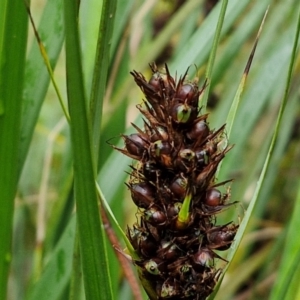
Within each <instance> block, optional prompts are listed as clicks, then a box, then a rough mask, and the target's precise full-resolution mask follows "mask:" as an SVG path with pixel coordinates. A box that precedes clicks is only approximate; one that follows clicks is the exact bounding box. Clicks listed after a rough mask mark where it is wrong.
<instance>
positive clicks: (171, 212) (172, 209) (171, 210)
mask: <svg viewBox="0 0 300 300" xmlns="http://www.w3.org/2000/svg"><path fill="white" fill-rule="evenodd" d="M181 207H182V203H181V202H175V203H174V204H169V205H168V208H167V214H168V218H169V219H173V218H174V217H177V215H178V213H179V211H180V209H181Z"/></svg>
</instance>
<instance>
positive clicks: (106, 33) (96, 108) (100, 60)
mask: <svg viewBox="0 0 300 300" xmlns="http://www.w3.org/2000/svg"><path fill="white" fill-rule="evenodd" d="M115 11H116V0H105V1H103V3H102V14H101V20H100V27H99V33H98V41H97V49H96V57H95V64H94V74H93V81H92V90H91V99H90V117H91V120H92V135H93V152H94V153H95V154H97V155H98V153H99V146H100V128H101V120H102V106H103V99H104V94H105V89H106V82H107V74H108V67H109V61H110V45H111V40H112V33H113V27H114V18H115ZM94 159H95V165H96V166H97V164H98V163H97V162H98V158H97V157H95V158H94Z"/></svg>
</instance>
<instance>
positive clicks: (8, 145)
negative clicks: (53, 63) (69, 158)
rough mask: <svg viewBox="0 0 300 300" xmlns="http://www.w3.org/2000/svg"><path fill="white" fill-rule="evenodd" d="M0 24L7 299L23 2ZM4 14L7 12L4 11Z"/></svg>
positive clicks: (2, 266)
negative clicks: (0, 36) (0, 42)
mask: <svg viewBox="0 0 300 300" xmlns="http://www.w3.org/2000/svg"><path fill="white" fill-rule="evenodd" d="M3 7H5V8H6V10H5V22H2V23H1V25H2V26H3V28H1V29H0V34H3V35H4V36H3V39H2V38H1V39H0V40H1V41H2V44H1V50H2V51H1V58H0V59H1V60H0V66H1V76H0V102H1V115H0V166H1V172H0V191H1V192H0V207H1V209H0V241H1V246H0V298H1V299H5V298H6V291H7V280H8V273H9V266H10V262H11V259H12V257H11V242H12V222H13V211H14V198H15V195H16V190H17V182H18V163H17V162H18V159H19V145H20V122H21V110H22V92H23V79H24V65H25V54H26V42H27V20H28V19H27V14H26V10H25V7H24V3H22V2H19V1H6V3H4V6H3ZM3 14H4V13H3Z"/></svg>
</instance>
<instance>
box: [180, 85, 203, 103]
mask: <svg viewBox="0 0 300 300" xmlns="http://www.w3.org/2000/svg"><path fill="white" fill-rule="evenodd" d="M177 99H180V100H181V101H182V102H187V103H189V104H192V105H193V106H197V105H198V103H197V102H198V88H197V87H196V86H195V85H193V84H191V83H186V84H183V85H181V86H179V88H178V90H177V93H176V100H177ZM196 101H197V102H196Z"/></svg>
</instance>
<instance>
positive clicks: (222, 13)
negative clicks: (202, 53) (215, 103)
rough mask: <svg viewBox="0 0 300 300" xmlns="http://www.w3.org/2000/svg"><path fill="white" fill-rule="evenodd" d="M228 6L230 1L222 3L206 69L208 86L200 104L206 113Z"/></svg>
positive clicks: (225, 0)
mask: <svg viewBox="0 0 300 300" xmlns="http://www.w3.org/2000/svg"><path fill="white" fill-rule="evenodd" d="M227 4H228V0H223V1H222V6H221V10H220V15H219V18H218V23H217V27H216V32H215V36H214V40H213V45H212V49H211V52H210V55H209V60H208V65H207V69H206V74H205V80H207V84H208V86H207V87H206V88H205V90H204V92H203V94H202V97H201V101H200V103H199V104H200V107H203V111H204V112H205V111H206V105H207V99H208V95H209V91H210V83H211V77H212V70H213V66H214V62H215V58H216V53H217V48H218V45H219V41H220V36H221V31H222V26H223V22H224V18H225V13H226V8H227Z"/></svg>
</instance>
